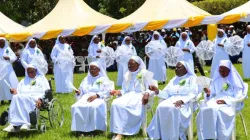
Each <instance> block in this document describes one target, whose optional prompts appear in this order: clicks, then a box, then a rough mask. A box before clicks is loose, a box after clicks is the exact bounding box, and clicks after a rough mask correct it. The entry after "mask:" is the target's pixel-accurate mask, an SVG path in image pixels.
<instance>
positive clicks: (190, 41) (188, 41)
mask: <svg viewBox="0 0 250 140" xmlns="http://www.w3.org/2000/svg"><path fill="white" fill-rule="evenodd" d="M184 34H186V35H187V39H186V40H185V41H184V40H183V39H182V35H184ZM177 43H179V46H183V48H185V47H187V45H188V43H189V44H190V46H191V45H193V42H192V40H191V39H190V37H189V35H188V33H187V32H182V33H181V35H180V37H179V40H178V42H177Z"/></svg>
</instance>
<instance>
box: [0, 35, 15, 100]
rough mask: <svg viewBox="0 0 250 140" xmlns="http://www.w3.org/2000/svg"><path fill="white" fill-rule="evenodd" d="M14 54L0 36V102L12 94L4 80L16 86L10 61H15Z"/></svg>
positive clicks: (9, 98)
mask: <svg viewBox="0 0 250 140" xmlns="http://www.w3.org/2000/svg"><path fill="white" fill-rule="evenodd" d="M16 59H17V58H16V55H15V53H14V52H13V51H12V50H11V48H10V47H9V43H8V41H7V40H6V39H5V38H3V37H0V62H1V68H0V69H1V70H0V75H1V76H0V77H1V79H0V101H1V104H3V103H4V100H9V101H10V100H11V98H12V94H11V93H10V87H9V86H8V85H7V84H6V82H7V83H8V84H9V85H10V86H11V87H12V88H17V85H18V79H17V76H16V73H15V71H14V70H13V67H12V63H13V62H14V61H16ZM5 81H6V82H5Z"/></svg>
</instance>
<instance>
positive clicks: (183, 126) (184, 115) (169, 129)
mask: <svg viewBox="0 0 250 140" xmlns="http://www.w3.org/2000/svg"><path fill="white" fill-rule="evenodd" d="M175 73H176V76H175V77H174V78H172V79H171V80H170V81H169V83H168V85H167V86H166V87H165V88H164V89H163V90H162V91H159V89H158V88H156V87H155V86H150V90H153V91H154V92H155V94H156V95H158V97H160V98H162V99H164V101H162V102H161V103H160V104H159V105H158V107H157V109H156V114H155V115H154V117H153V119H152V121H151V123H150V125H149V127H148V128H147V132H148V135H149V137H150V138H151V139H161V140H178V139H179V138H180V139H182V140H186V135H185V132H186V130H187V128H188V126H189V123H190V121H191V114H192V112H191V108H190V106H189V101H190V100H192V99H193V98H195V97H196V95H197V93H198V86H197V84H196V75H195V73H194V70H193V67H191V66H190V65H189V63H187V62H184V61H180V62H178V63H177V65H176V68H175Z"/></svg>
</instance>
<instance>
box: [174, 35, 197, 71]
mask: <svg viewBox="0 0 250 140" xmlns="http://www.w3.org/2000/svg"><path fill="white" fill-rule="evenodd" d="M175 47H179V48H180V49H181V50H182V51H183V53H184V57H183V59H182V61H185V62H188V64H189V66H190V67H191V68H192V69H193V70H194V60H193V55H192V54H193V53H194V51H195V46H194V43H193V41H192V40H191V39H190V37H189V35H188V33H187V32H182V33H181V36H180V38H179V41H178V42H177V43H176V44H175Z"/></svg>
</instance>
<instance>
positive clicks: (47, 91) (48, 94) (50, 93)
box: [42, 89, 53, 102]
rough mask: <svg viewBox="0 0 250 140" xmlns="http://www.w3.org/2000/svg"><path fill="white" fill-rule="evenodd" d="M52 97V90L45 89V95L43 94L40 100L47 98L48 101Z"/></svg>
mask: <svg viewBox="0 0 250 140" xmlns="http://www.w3.org/2000/svg"><path fill="white" fill-rule="evenodd" d="M52 99H53V95H52V91H51V90H50V89H48V90H46V91H45V96H44V98H43V99H42V100H43V101H46V100H47V101H48V102H50V101H51V100H52Z"/></svg>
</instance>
